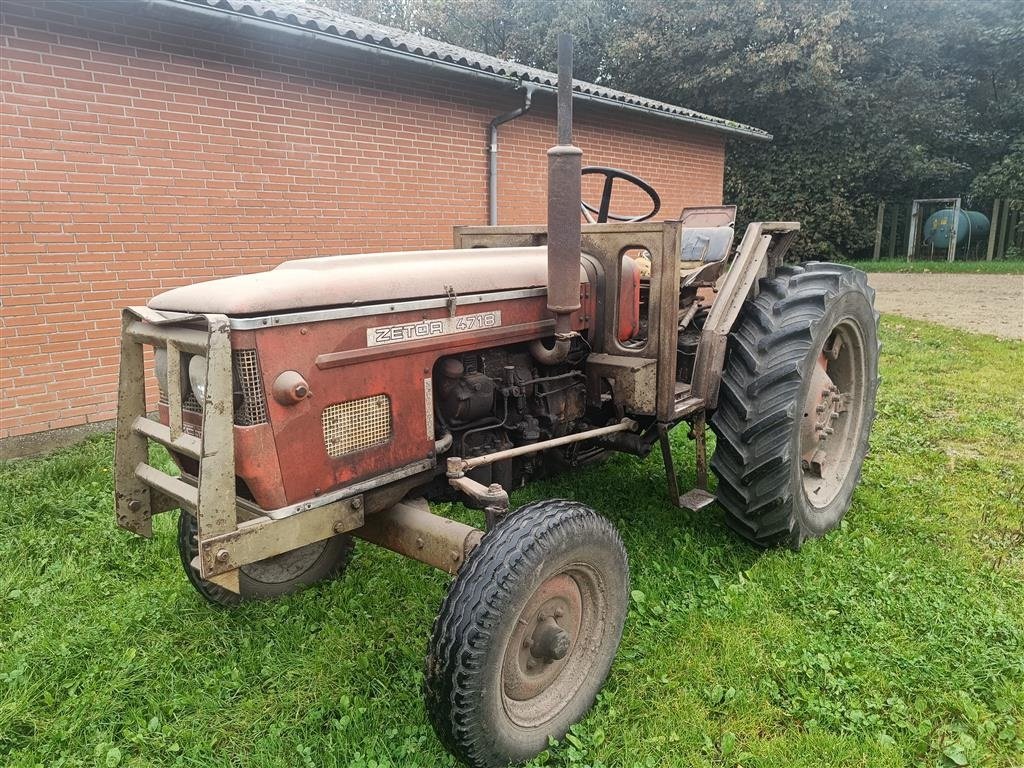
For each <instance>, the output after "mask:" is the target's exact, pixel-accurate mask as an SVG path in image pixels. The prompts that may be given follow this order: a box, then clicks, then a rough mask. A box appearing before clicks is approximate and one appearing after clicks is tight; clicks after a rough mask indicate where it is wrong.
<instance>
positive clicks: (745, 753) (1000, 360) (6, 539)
mask: <svg viewBox="0 0 1024 768" xmlns="http://www.w3.org/2000/svg"><path fill="white" fill-rule="evenodd" d="M883 340H884V344H885V346H884V350H883V361H882V374H883V377H884V382H883V385H882V390H881V395H880V402H879V419H878V422H877V424H876V428H875V432H874V435H873V440H872V444H873V452H872V454H871V456H870V457H869V458H868V461H867V464H866V466H865V471H864V478H863V483H862V485H861V487H860V488H859V489H858V491H857V494H856V497H855V499H854V504H853V508H852V509H851V511H850V514H849V515H848V517H847V518H846V521H845V522H844V523H843V525H842V527H841V529H840V530H837V531H836V532H834V533H833V534H832V535H830V536H829V537H827V538H826V539H825V540H822V541H816V542H811V543H809V544H808V545H807V546H805V547H804V549H803V550H802V551H801V552H800V553H792V552H788V551H787V552H783V551H771V552H764V553H763V552H758V551H755V550H753V549H751V548H750V547H749V546H746V545H745V544H743V543H741V542H739V541H738V540H737V539H736V538H735V537H734V536H732V535H731V534H730V533H729V532H728V531H727V530H726V528H725V526H724V525H723V522H722V516H721V512H720V511H718V510H717V509H712V510H710V511H706V512H704V513H702V514H689V513H685V512H681V511H679V510H677V509H674V508H672V507H670V506H669V505H668V504H667V503H666V499H665V489H664V485H665V478H664V470H663V469H662V467H661V466H659V462H658V460H657V458H656V457H654V456H652V457H651V458H650V459H648V460H646V461H642V462H639V461H634V460H632V459H630V458H628V457H619V458H616V459H615V460H613V461H612V462H611V463H610V464H608V465H605V466H604V467H601V468H594V469H591V470H588V471H586V472H583V473H579V474H577V475H575V476H568V477H564V478H561V479H559V480H556V481H552V482H547V483H545V484H543V485H537V486H533V487H531V488H529V489H528V492H525V493H519V494H516V496H515V498H514V501H515V502H516V503H523V502H525V501H527V500H530V499H533V498H539V497H543V496H556V495H562V496H572V497H575V498H578V499H581V500H583V501H584V502H587V503H589V504H591V505H593V506H594V507H596V508H598V509H599V510H601V511H603V512H604V513H605V514H607V515H608V516H610V517H611V519H613V520H614V521H615V522H616V523H617V524H618V526H619V529H620V530H621V532H622V534H623V538H624V539H625V542H626V545H627V548H628V550H629V555H630V558H631V563H632V580H633V584H632V586H633V590H634V592H633V595H632V605H631V612H630V616H629V620H628V622H627V625H626V632H625V636H624V637H623V641H622V646H621V648H620V651H619V656H618V659H617V661H616V664H615V666H614V668H613V670H612V674H611V677H610V679H609V681H608V684H607V686H606V688H605V690H604V692H603V694H602V695H601V697H600V699H599V701H598V703H597V705H596V707H595V709H594V711H593V712H592V713H591V714H590V715H589V716H588V717H587V718H586V719H585V720H584V721H583V722H582V723H581V724H579V725H578V726H576V727H575V728H574V729H573V731H572V732H571V733H570V735H569V736H568V737H567V738H566V739H565V740H564V741H563V742H562V743H561V744H559V745H557V746H555V747H553V748H552V749H551V750H549V751H548V752H547V753H545V754H544V755H542V756H541V757H540V758H538V760H537V761H535V765H538V766H539V765H550V766H565V767H567V766H581V767H582V766H595V767H596V766H630V767H631V766H645V767H648V766H650V767H654V766H680V767H682V766H686V767H687V768H689V767H690V766H719V767H724V766H740V765H742V766H746V767H747V768H776V767H777V768H791V767H793V766H821V767H822V768H825V767H826V766H827V767H829V768H832V767H833V766H850V767H853V766H862V767H865V768H887V767H890V766H905V765H906V766H911V765H912V766H918V765H920V766H956V765H970V766H1004V767H1006V768H1009V767H1010V766H1016V767H1019V766H1021V765H1024V506H1022V505H1024V458H1022V455H1021V446H1022V445H1024V426H1022V425H1024V398H1022V394H1021V371H1022V370H1024V345H1022V344H1020V343H1015V342H1000V341H996V340H994V339H992V338H988V337H984V336H972V335H969V334H964V333H962V332H959V331H947V330H943V329H940V328H938V327H935V326H931V325H927V324H923V323H915V322H912V321H909V320H901V319H889V318H886V319H885V321H884V322H883ZM678 432H679V434H677V435H676V438H677V447H678V448H679V450H678V455H679V456H680V457H682V456H685V455H687V451H686V449H687V447H688V446H687V445H686V440H685V437H684V436H683V435H682V434H681V433H682V430H679V431H678ZM157 458H158V459H159V458H160V457H157ZM164 460H165V459H164ZM110 463H111V440H110V438H109V437H100V438H96V439H93V440H91V441H89V442H87V443H85V444H84V445H81V446H79V447H77V448H75V449H73V450H69V451H65V452H63V453H60V454H58V455H55V456H53V457H51V458H48V459H43V460H34V461H26V462H16V463H8V464H6V465H3V466H2V467H0V765H10V766H33V765H44V764H45V765H46V766H78V765H82V766H116V765H121V766H149V765H153V766H189V767H193V766H239V767H243V766H244V767H245V768H249V767H251V768H257V767H260V768H262V767H264V766H267V767H269V766H300V767H302V768H306V767H308V766H351V767H352V768H357V767H363V768H366V767H368V766H377V768H381V767H382V766H395V768H398V767H399V766H402V767H403V768H404V767H406V766H421V767H425V766H448V765H451V759H450V758H449V757H447V756H446V754H445V753H444V752H443V751H442V749H441V747H440V746H439V744H438V742H437V741H436V740H435V738H434V736H433V734H432V732H431V730H430V727H429V725H428V724H427V721H426V718H425V715H424V711H423V705H422V703H421V700H420V695H419V686H420V684H421V679H422V671H421V669H422V660H423V654H424V650H425V646H426V640H427V637H428V634H429V632H430V625H431V621H432V619H433V615H434V611H435V610H436V609H437V606H438V604H439V602H440V600H441V597H442V594H443V590H444V585H445V581H446V579H445V577H444V576H442V575H441V574H439V573H437V572H434V571H431V570H429V569H428V568H426V567H425V566H420V565H418V564H416V563H412V562H407V561H403V560H402V559H401V558H399V557H398V556H396V555H393V554H391V553H388V552H384V551H381V550H376V549H373V548H371V547H370V546H367V545H361V546H360V548H359V551H358V553H357V557H356V559H355V561H354V563H353V565H352V567H351V569H350V570H349V572H348V574H347V576H346V577H345V578H344V579H342V580H341V581H338V582H336V583H333V584H328V585H322V586H320V587H317V588H314V589H312V590H309V591H307V592H305V593H303V594H301V595H298V596H295V597H292V598H288V599H284V600H281V601H279V602H276V603H263V604H254V605H249V606H246V607H244V608H242V609H239V610H234V611H225V610H218V609H215V608H212V607H210V606H208V605H206V604H205V603H203V602H202V601H201V599H200V598H199V596H198V595H196V594H195V593H194V592H193V591H192V589H191V587H190V586H189V585H188V584H187V583H186V581H185V578H184V576H183V575H182V573H181V571H180V566H179V564H178V560H177V554H176V552H175V549H174V538H173V535H172V530H173V527H174V522H175V521H174V517H173V515H168V516H164V517H162V518H161V519H159V520H158V521H157V525H156V535H155V537H154V539H153V540H151V541H144V540H142V539H139V538H136V537H133V536H130V535H129V534H127V533H125V532H123V531H120V530H117V529H116V528H114V526H113V515H112V512H111V498H110V497H111V490H110ZM683 471H684V472H685V473H686V474H687V475H688V477H692V462H686V463H684V470H683ZM684 479H688V478H684ZM458 514H459V515H460V516H464V515H466V514H468V513H465V512H464V511H462V510H461V509H460V510H458Z"/></svg>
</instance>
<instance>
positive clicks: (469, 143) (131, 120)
mask: <svg viewBox="0 0 1024 768" xmlns="http://www.w3.org/2000/svg"><path fill="white" fill-rule="evenodd" d="M145 13H147V11H145V10H144V8H143V6H142V5H141V4H140V5H135V4H129V3H123V2H122V3H101V2H90V3H81V4H76V3H73V2H65V3H59V4H58V3H29V2H22V1H21V0H6V1H5V2H4V3H3V5H2V10H0V14H2V18H0V26H2V29H0V34H2V36H3V56H2V61H0V184H2V187H0V195H2V197H0V203H2V214H3V215H2V232H0V236H2V254H0V259H2V266H0V270H2V271H0V301H2V307H0V403H2V405H0V438H4V437H10V436H16V435H21V434H27V433H30V432H35V431H39V430H44V429H54V428H59V427H66V426H75V425H80V424H85V423H90V422H95V421H102V420H105V419H109V418H111V417H112V416H113V413H114V392H115V383H116V375H117V358H118V352H117V344H116V341H117V333H118V328H119V309H120V308H121V307H122V306H124V305H128V304H133V303H144V302H145V301H146V300H147V299H148V298H149V297H150V296H152V295H153V294H155V293H157V292H159V291H161V290H163V289H166V288H170V287H173V286H177V285H181V284H182V283H187V282H193V281H196V280H200V279H204V278H209V277H213V276H223V275H231V274H237V273H241V272H246V271H253V270H257V269H262V268H266V267H270V266H273V265H275V264H277V263H279V262H281V261H283V260H285V259H291V258H300V257H306V256H317V255H323V254H332V253H342V252H358V251H362V250H370V251H372V250H384V249H402V248H410V249H420V248H427V247H436V246H445V245H448V244H450V242H451V226H452V225H453V224H457V223H464V224H474V223H477V224H478V223H485V222H486V215H487V213H486V212H487V200H486V183H487V174H486V128H487V124H488V122H489V121H490V119H491V118H492V117H493V116H494V115H495V114H497V113H499V112H504V111H506V110H508V109H511V108H512V107H514V106H516V105H518V103H519V99H520V97H519V96H517V95H515V94H514V93H511V92H510V91H508V90H499V89H497V88H496V87H494V86H491V85H488V84H486V83H481V82H479V81H477V80H474V79H470V78H459V79H455V78H453V77H451V76H448V77H441V76H435V75H428V74H426V73H425V72H423V71H422V70H421V69H419V68H415V69H413V68H409V67H408V66H407V65H398V64H388V63H384V60H383V59H381V58H380V57H372V56H364V57H362V58H361V59H358V60H357V59H346V58H345V57H344V56H343V55H341V54H339V53H338V52H337V50H333V51H321V50H317V49H312V50H311V49H299V48H296V47H295V46H294V43H281V42H278V40H277V38H275V37H269V36H268V37H265V38H264V37H262V36H260V37H251V38H246V37H245V36H244V35H243V34H242V33H240V32H239V31H238V30H237V29H233V30H223V31H222V30H218V29H210V28H199V27H196V26H194V25H193V24H192V23H186V22H185V21H183V20H179V19H172V20H168V19H166V18H165V19H155V18H151V17H148V16H145V15H144V14H145ZM538 102H539V103H538V106H537V108H536V110H535V111H534V112H531V113H530V114H529V115H527V116H526V117H524V118H522V119H520V120H519V121H517V122H515V123H511V124H508V125H506V126H504V127H503V128H502V130H501V155H500V160H501V165H500V168H501V186H500V200H501V208H500V218H501V222H502V223H526V222H539V221H543V218H544V214H545V172H546V171H545V169H546V159H545V155H544V151H545V149H546V148H547V147H548V146H549V145H550V144H552V143H553V136H554V123H553V111H552V105H551V104H550V101H549V100H547V99H546V98H540V99H538ZM576 118H577V120H576V125H577V133H576V143H577V144H579V145H580V146H581V147H582V148H583V150H584V152H585V155H584V162H585V163H589V164H608V165H615V166H619V167H622V168H626V169H628V170H631V171H633V172H635V173H637V174H638V175H640V176H642V177H644V178H647V179H648V180H650V181H651V183H652V184H653V185H654V186H655V187H656V188H657V189H658V190H659V191H660V192H661V193H662V195H663V197H664V210H665V211H666V213H667V214H669V215H675V214H677V213H678V211H679V209H680V208H681V207H682V206H683V205H684V204H685V205H696V204H714V203H720V202H721V197H722V175H723V168H724V141H723V139H722V138H721V137H720V136H718V135H716V134H711V133H708V132H703V131H699V130H696V129H689V128H686V127H684V126H681V125H679V124H678V123H672V122H669V121H665V120H662V119H658V118H644V117H639V116H635V115H629V114H628V113H617V112H616V111H613V110H607V109H602V110H600V111H597V110H595V109H594V108H592V107H591V108H586V107H580V108H578V109H577V114H576ZM622 200H623V202H624V204H626V205H625V207H627V208H628V204H629V203H630V202H631V201H630V200H629V199H627V198H625V197H624V198H622ZM633 202H635V201H633ZM637 205H639V203H637ZM634 207H635V206H634Z"/></svg>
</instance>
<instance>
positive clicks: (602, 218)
mask: <svg viewBox="0 0 1024 768" xmlns="http://www.w3.org/2000/svg"><path fill="white" fill-rule="evenodd" d="M591 174H600V175H601V176H604V189H603V190H602V192H601V206H600V208H594V207H593V206H591V205H588V204H587V202H586V201H585V200H580V207H581V208H582V209H583V215H584V216H585V217H586V219H587V221H589V222H590V223H591V224H604V223H605V222H606V221H608V220H609V219H611V220H612V221H632V222H637V221H647V220H648V219H650V218H653V217H654V216H655V215H656V214H657V213H658V211H659V210H661V196H660V195H659V194H658V193H657V192H656V191H655V190H654V187H652V186H651V185H650V184H648V183H647V182H646V181H644V180H643V179H641V178H640V177H639V176H634V175H633V174H632V173H628V172H626V171H622V170H619V169H618V168H607V167H605V166H602V165H588V166H587V167H586V168H584V169H583V175H584V176H589V175H591ZM616 179H622V180H623V181H628V182H629V183H630V184H632V185H633V186H635V187H639V188H640V190H641V191H642V192H643V193H644V194H645V195H647V196H648V197H649V198H651V202H652V203H653V204H654V207H653V208H652V209H651V212H650V213H645V214H643V215H642V216H619V215H617V214H614V213H612V212H611V211H610V210H609V209H610V208H611V203H612V184H613V183H614V182H615V180H616ZM591 214H597V218H596V219H595V218H594V217H593V216H591Z"/></svg>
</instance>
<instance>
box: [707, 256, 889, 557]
mask: <svg viewBox="0 0 1024 768" xmlns="http://www.w3.org/2000/svg"><path fill="white" fill-rule="evenodd" d="M759 289H760V291H759V293H758V295H757V297H756V298H754V299H752V300H750V301H748V302H747V303H746V304H745V305H744V308H743V312H742V314H741V315H740V318H739V320H738V322H737V324H736V327H735V328H734V329H733V331H732V333H731V334H730V337H729V346H728V352H727V357H726V362H725V370H724V371H723V374H722V386H721V390H720V397H719V405H718V409H717V410H716V411H715V413H714V415H713V416H712V418H711V428H712V429H713V430H714V432H715V435H716V437H717V442H716V448H715V454H714V456H713V457H712V460H711V469H712V470H713V471H714V472H715V474H716V475H717V476H718V493H717V496H718V501H719V503H720V505H721V506H722V507H723V508H724V510H725V513H726V521H727V522H728V523H729V525H730V526H731V527H732V528H733V529H734V530H736V531H737V532H738V533H739V534H740V535H742V536H743V537H745V538H747V539H748V540H750V541H752V542H754V543H756V544H759V545H761V546H769V545H773V544H785V545H788V546H790V547H792V548H794V549H797V548H799V547H800V545H801V544H802V543H803V542H804V541H805V540H806V539H808V538H814V537H819V536H823V535H825V534H826V533H827V532H828V531H830V530H832V529H833V528H835V527H836V526H837V525H838V524H839V522H840V520H842V518H843V515H845V514H846V511H847V509H848V508H849V506H850V502H851V499H852V497H853V491H854V488H855V487H856V485H857V482H858V480H859V478H860V471H861V466H862V465H863V463H864V457H865V456H866V455H867V451H868V435H869V433H870V431H871V424H872V421H873V420H874V417H875V395H876V393H877V391H878V381H879V379H878V350H879V342H878V313H877V312H875V311H874V306H873V304H874V291H873V290H872V289H871V288H870V287H869V286H868V284H867V276H866V275H865V274H864V273H863V272H861V271H860V270H856V269H852V268H851V267H847V266H843V265H839V264H826V263H810V264H806V265H804V266H803V267H780V268H779V270H778V271H777V273H776V275H775V277H773V278H765V279H762V280H761V282H760V283H759Z"/></svg>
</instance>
